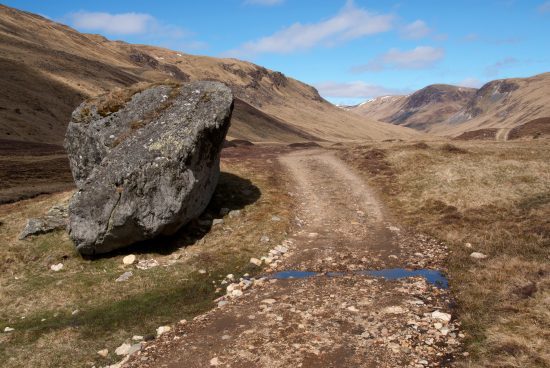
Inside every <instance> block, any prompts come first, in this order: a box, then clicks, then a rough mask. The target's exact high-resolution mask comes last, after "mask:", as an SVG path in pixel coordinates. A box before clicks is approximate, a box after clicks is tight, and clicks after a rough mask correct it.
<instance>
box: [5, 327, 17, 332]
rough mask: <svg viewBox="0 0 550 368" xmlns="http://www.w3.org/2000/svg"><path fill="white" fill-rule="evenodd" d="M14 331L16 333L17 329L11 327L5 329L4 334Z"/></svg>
mask: <svg viewBox="0 0 550 368" xmlns="http://www.w3.org/2000/svg"><path fill="white" fill-rule="evenodd" d="M12 331H15V328H11V327H6V328H4V332H12Z"/></svg>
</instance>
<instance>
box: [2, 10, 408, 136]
mask: <svg viewBox="0 0 550 368" xmlns="http://www.w3.org/2000/svg"><path fill="white" fill-rule="evenodd" d="M0 55H1V56H0V67H1V68H2V71H3V72H2V74H1V75H0V82H1V83H2V86H3V87H4V88H2V93H1V94H0V138H3V139H10V140H18V141H32V142H46V143H54V144H60V143H61V142H62V141H63V137H64V133H65V128H66V125H67V123H68V121H69V118H70V113H71V111H72V110H73V109H74V108H75V107H76V106H77V105H78V104H79V103H80V102H81V101H82V100H83V99H85V98H87V97H90V96H93V95H96V94H98V93H102V92H105V91H106V90H110V89H113V88H117V87H125V86H129V85H132V84H134V83H136V82H140V81H163V80H166V79H176V80H179V81H188V80H198V79H210V80H219V81H222V82H224V83H226V84H227V85H229V86H230V88H231V89H232V90H233V92H234V94H235V95H236V97H237V98H238V99H239V100H240V102H238V103H237V109H236V111H235V116H236V117H237V118H236V119H235V122H234V125H233V127H232V129H231V130H230V132H229V137H230V138H233V137H238V138H242V139H249V140H253V141H275V142H294V141H303V140H304V139H306V138H307V139H310V140H311V139H316V140H352V139H387V138H408V137H412V136H415V135H416V133H415V132H414V131H411V130H408V129H404V128H401V127H395V126H392V125H390V124H383V123H380V122H377V121H374V120H370V119H366V118H362V117H359V116H357V115H355V114H350V113H348V112H346V111H343V110H341V109H338V108H337V107H335V106H333V105H332V104H330V103H328V102H327V101H325V100H324V99H323V98H321V97H320V96H319V94H318V92H317V91H316V90H315V89H314V88H313V87H311V86H309V85H306V84H304V83H301V82H299V81H297V80H295V79H292V78H289V77H286V76H285V75H283V74H282V73H280V72H275V71H271V70H268V69H266V68H263V67H260V66H257V65H254V64H252V63H248V62H244V61H239V60H235V59H219V58H212V57H204V56H193V55H188V54H183V53H181V52H175V51H172V50H168V49H163V48H159V47H152V46H144V45H132V44H128V43H125V42H121V41H109V40H107V39H106V38H104V37H102V36H99V35H90V34H81V33H79V32H77V31H75V30H74V29H72V28H70V27H67V26H64V25H62V24H59V23H55V22H52V21H50V20H47V19H45V18H43V17H40V16H38V15H34V14H31V13H27V12H23V11H19V10H16V9H13V8H9V7H6V6H2V5H0ZM257 118H258V119H259V120H256V119H257ZM250 119H252V120H250Z"/></svg>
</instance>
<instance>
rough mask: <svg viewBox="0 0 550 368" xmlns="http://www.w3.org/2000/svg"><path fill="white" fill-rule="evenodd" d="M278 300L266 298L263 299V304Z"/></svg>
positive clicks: (273, 302)
mask: <svg viewBox="0 0 550 368" xmlns="http://www.w3.org/2000/svg"><path fill="white" fill-rule="evenodd" d="M276 302H277V301H276V300H275V299H264V300H262V301H261V303H262V304H269V305H271V304H275V303H276Z"/></svg>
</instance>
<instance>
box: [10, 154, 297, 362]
mask: <svg viewBox="0 0 550 368" xmlns="http://www.w3.org/2000/svg"><path fill="white" fill-rule="evenodd" d="M265 165H266V163H265V162H264V161H260V160H254V159H248V160H240V159H233V160H231V159H228V160H224V162H223V164H222V171H223V173H222V176H221V179H220V183H219V185H218V188H217V191H216V193H215V195H214V198H213V200H212V201H211V204H210V205H209V208H208V209H207V211H206V212H205V214H204V215H203V216H202V217H203V219H208V218H216V217H219V215H217V214H218V213H219V210H220V208H222V207H227V208H230V209H241V211H242V216H240V217H235V218H229V217H228V216H226V217H225V218H224V224H223V225H217V226H215V227H212V228H205V227H204V225H203V226H202V227H201V226H200V225H197V224H191V225H189V226H187V227H186V228H185V229H184V230H183V231H182V232H181V233H180V234H179V235H178V236H176V237H174V238H170V239H158V240H155V241H151V242H149V243H147V244H142V245H138V246H135V247H132V248H128V249H126V250H124V251H121V252H118V253H116V254H113V255H110V256H107V257H104V258H98V259H94V260H84V259H82V258H81V257H80V256H79V255H78V254H77V253H76V252H75V250H74V246H73V245H72V243H71V242H70V240H69V238H68V236H67V234H66V233H65V232H64V231H58V232H55V233H50V234H45V235H41V236H37V237H33V238H31V239H30V240H28V241H27V240H26V241H19V240H17V235H18V233H19V231H20V230H21V229H22V227H23V226H24V223H25V219H26V218H28V217H32V216H38V215H40V214H42V213H44V212H45V211H46V210H47V209H48V208H49V207H50V206H51V205H53V204H55V203H58V202H60V201H62V200H64V199H66V198H67V197H68V196H69V195H70V193H58V194H54V195H48V196H41V197H38V198H35V199H33V200H26V201H22V202H18V203H14V204H9V205H4V206H0V221H1V222H2V225H1V226H0V239H1V240H2V245H3V246H2V247H1V248H0V329H2V330H3V329H4V328H5V327H6V326H9V327H13V328H15V331H14V332H12V333H0V361H1V362H2V363H3V364H4V365H3V366H5V367H28V366H33V367H59V366H63V367H82V366H90V367H91V366H93V365H95V366H104V365H107V364H112V363H114V362H116V361H117V360H118V359H117V357H116V356H115V355H114V353H113V352H114V350H115V348H116V347H118V346H119V345H120V344H122V343H123V342H125V341H129V340H130V338H131V337H132V336H133V335H148V334H154V333H155V329H156V328H157V327H159V326H161V325H166V324H173V323H176V322H177V321H179V320H180V319H182V318H187V319H189V318H192V317H194V316H196V315H197V314H199V313H201V312H203V311H205V310H208V309H209V308H211V307H212V306H213V299H214V298H216V297H217V296H219V295H221V293H223V292H224V291H223V290H219V289H218V287H220V283H219V282H220V281H221V280H222V279H223V278H224V277H225V275H227V274H228V273H233V274H235V276H237V277H239V276H240V275H243V274H244V273H251V274H254V273H257V272H260V269H259V268H256V267H253V266H252V265H250V264H249V262H248V261H249V259H250V257H259V256H261V255H265V254H266V253H267V251H268V250H269V249H270V248H271V247H273V246H275V245H276V244H277V243H278V242H280V241H282V240H283V239H284V237H285V235H286V231H287V230H288V228H289V226H290V212H289V211H290V208H291V201H290V197H289V196H288V195H286V194H282V193H286V191H285V190H283V186H284V178H283V177H282V175H281V172H280V171H278V170H266V167H265ZM244 178H247V179H244ZM275 214H276V215H277V216H279V217H280V218H281V219H282V221H279V222H274V221H271V220H270V219H271V216H272V215H275ZM262 235H268V236H269V237H270V239H271V242H270V244H264V243H261V242H260V241H259V239H260V237H261V236H262ZM129 253H133V254H136V256H137V258H138V260H141V259H151V258H154V259H156V260H157V261H158V262H159V263H160V264H161V265H160V266H158V267H154V268H151V269H149V270H139V269H136V268H135V267H133V266H124V265H123V264H122V258H123V257H124V255H126V254H129ZM58 262H62V263H63V264H64V268H63V270H61V271H59V272H53V271H50V270H49V266H50V265H52V264H55V263H58ZM127 270H131V271H132V272H133V276H132V277H131V278H130V279H129V280H128V281H126V282H115V281H114V280H115V279H116V278H117V277H118V276H120V275H121V274H122V273H123V272H125V271H127ZM199 270H205V271H206V273H200V272H198V271H199ZM74 311H78V312H77V313H73V312H74ZM104 348H107V349H109V352H110V355H109V356H108V357H107V358H101V357H100V356H99V355H98V354H97V353H96V352H97V351H98V350H101V349H104Z"/></svg>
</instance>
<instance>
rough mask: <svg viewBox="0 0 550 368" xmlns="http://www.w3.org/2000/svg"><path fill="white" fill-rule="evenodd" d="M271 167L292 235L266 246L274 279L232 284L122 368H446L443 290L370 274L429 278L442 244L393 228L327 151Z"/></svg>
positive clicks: (449, 320)
mask: <svg viewBox="0 0 550 368" xmlns="http://www.w3.org/2000/svg"><path fill="white" fill-rule="evenodd" d="M279 160H280V162H281V163H282V165H283V166H284V167H285V169H286V170H288V172H289V173H291V176H292V177H293V179H294V180H293V184H292V195H293V196H295V198H296V200H297V202H298V204H299V211H298V213H297V214H296V218H295V223H296V226H295V232H294V233H293V234H292V235H291V236H289V238H288V239H287V240H286V241H285V242H284V244H282V245H279V246H278V247H276V246H275V245H274V253H273V254H276V253H277V252H279V253H280V254H279V255H280V257H279V258H280V260H281V261H280V262H279V263H276V264H275V265H273V264H272V265H271V266H270V268H271V269H272V271H273V272H272V273H271V274H270V275H267V276H269V277H267V278H260V279H255V280H242V281H241V282H240V283H239V282H238V281H237V282H236V283H234V284H232V285H233V286H231V289H233V288H235V289H238V290H243V293H241V292H237V293H235V295H233V293H231V292H230V293H228V296H227V297H225V298H222V299H221V300H220V301H219V304H218V305H219V306H218V308H215V309H214V310H212V311H210V312H209V313H206V314H204V315H202V316H199V317H197V318H195V319H194V320H193V321H189V322H186V323H181V324H178V325H177V326H175V328H173V329H172V331H170V332H169V333H165V334H164V335H162V336H161V337H160V338H158V339H157V340H156V341H154V342H150V343H147V344H145V345H144V346H143V348H142V350H141V351H139V352H138V353H136V354H134V355H132V357H131V358H130V361H129V362H128V363H127V364H126V365H125V366H128V367H185V368H192V367H211V366H219V367H288V366H295V367H409V366H410V367H428V366H433V367H435V366H437V367H441V366H445V365H449V364H452V361H453V359H454V356H455V354H458V353H459V351H460V340H461V338H462V337H463V335H462V334H461V333H460V331H459V323H458V322H457V321H456V320H454V318H453V317H452V311H451V310H450V305H451V298H450V295H449V291H448V290H447V289H445V288H442V287H441V286H442V285H441V284H434V283H433V282H429V281H430V280H429V279H426V278H424V277H406V278H396V279H394V278H393V277H390V278H389V279H385V278H379V277H374V276H375V275H373V274H371V273H370V272H371V271H373V270H385V269H392V270H391V271H390V273H391V272H394V273H393V274H395V270H394V269H396V268H410V269H421V268H431V269H437V268H438V267H441V264H442V260H443V258H444V256H445V248H444V246H443V245H441V244H439V243H437V242H435V241H433V240H431V239H429V238H427V237H425V236H422V235H418V234H407V233H406V232H405V231H404V230H403V229H400V228H399V226H397V225H396V224H395V223H393V222H392V220H391V217H390V215H389V214H388V211H387V210H386V209H385V208H384V207H383V205H382V204H381V202H380V201H379V200H378V199H377V197H376V195H375V194H374V193H373V191H372V190H371V189H370V188H369V186H368V185H367V184H366V183H365V182H364V181H363V180H362V179H361V178H360V176H359V175H358V174H357V173H355V172H354V171H353V170H352V169H350V168H349V167H347V166H346V165H345V164H344V163H343V162H342V161H341V160H339V159H338V158H337V157H336V156H335V155H334V154H333V153H332V152H330V151H325V150H321V149H319V150H306V151H298V152H293V153H290V154H285V155H282V156H281V157H280V158H279ZM281 247H282V248H281ZM277 249H279V251H276V250H277ZM277 272H282V273H277ZM382 272H386V271H382ZM397 272H398V273H399V270H397ZM288 275H294V276H302V275H307V276H310V277H307V278H301V277H298V278H286V277H287V276H288ZM273 277H275V278H273ZM431 281H433V280H431ZM241 294H242V295H241Z"/></svg>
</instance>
